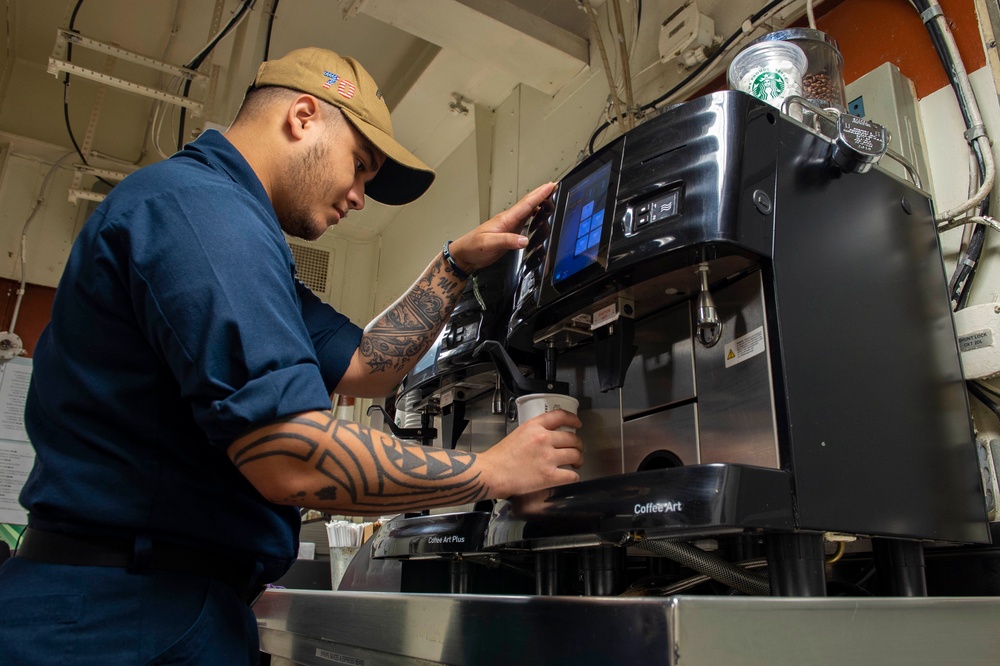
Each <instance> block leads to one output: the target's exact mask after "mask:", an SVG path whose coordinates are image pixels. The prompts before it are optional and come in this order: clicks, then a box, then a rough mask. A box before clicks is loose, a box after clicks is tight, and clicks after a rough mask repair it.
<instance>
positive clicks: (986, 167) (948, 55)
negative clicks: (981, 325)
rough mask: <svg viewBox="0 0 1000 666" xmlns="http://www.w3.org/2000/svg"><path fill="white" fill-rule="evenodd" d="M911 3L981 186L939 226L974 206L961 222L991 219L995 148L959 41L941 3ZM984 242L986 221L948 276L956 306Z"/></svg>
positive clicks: (961, 305) (942, 217) (964, 300)
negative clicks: (947, 86) (953, 101)
mask: <svg viewBox="0 0 1000 666" xmlns="http://www.w3.org/2000/svg"><path fill="white" fill-rule="evenodd" d="M910 4H911V5H912V6H913V8H914V9H915V10H916V11H917V12H919V13H920V16H921V20H922V21H923V22H924V25H925V26H926V28H927V31H928V34H929V35H930V38H931V43H932V44H933V45H934V50H935V51H936V52H937V54H938V58H939V59H940V60H941V64H942V66H943V67H944V70H945V73H946V74H947V76H948V80H949V82H950V83H951V86H952V88H953V89H954V91H955V96H956V98H957V100H958V105H959V109H960V110H961V113H962V118H963V120H964V121H965V126H966V133H965V136H966V139H967V140H968V142H969V144H970V147H971V150H972V151H973V153H974V155H975V158H976V162H977V164H978V167H979V169H978V170H979V180H980V185H979V189H978V190H977V191H976V192H975V193H974V194H973V195H972V196H971V197H969V199H968V200H967V201H966V202H965V203H963V204H960V205H959V206H957V207H955V208H953V209H951V210H948V211H945V212H943V213H940V214H938V215H937V216H936V217H935V221H936V222H938V224H939V229H947V228H951V227H952V226H953V224H954V223H956V222H959V221H960V219H961V218H960V216H961V215H963V214H966V213H967V212H968V211H970V210H972V209H978V213H979V214H978V216H971V217H969V219H968V220H966V221H965V222H962V223H973V222H979V219H983V220H986V219H992V218H988V215H987V214H988V212H989V201H990V199H989V193H990V191H991V190H992V189H993V183H994V180H995V177H996V174H995V165H994V161H993V155H992V149H991V148H990V145H989V137H988V136H987V135H986V131H985V127H984V124H983V119H982V114H981V113H980V111H979V106H978V104H977V102H976V97H975V93H974V91H973V90H972V84H971V82H970V81H969V77H968V74H967V73H966V71H965V66H964V64H963V63H962V58H961V54H960V53H959V52H958V45H957V44H956V43H955V38H954V35H952V33H951V29H950V28H949V27H948V22H947V20H946V19H945V17H944V14H943V12H942V11H941V8H940V6H939V5H937V4H935V5H933V6H932V5H931V3H930V2H928V0H911V3H910ZM971 172H972V169H970V176H972V175H973V174H972V173H971ZM985 244H986V225H984V224H977V226H976V228H975V229H974V230H973V233H972V237H971V238H970V240H969V243H968V246H967V247H966V249H965V251H964V252H963V253H962V254H961V256H960V257H959V259H958V262H957V264H956V268H955V272H954V274H953V275H952V278H951V279H950V280H949V296H950V297H951V301H952V304H953V307H954V309H956V310H960V309H962V308H964V307H966V305H967V303H968V299H969V295H970V293H971V287H972V282H973V278H974V277H975V275H976V269H977V266H978V264H979V260H980V258H981V255H982V251H983V248H984V247H985Z"/></svg>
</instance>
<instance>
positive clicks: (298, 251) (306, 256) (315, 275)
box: [288, 243, 333, 296]
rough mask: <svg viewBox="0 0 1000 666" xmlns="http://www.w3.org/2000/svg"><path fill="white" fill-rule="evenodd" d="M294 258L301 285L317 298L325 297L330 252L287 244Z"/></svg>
mask: <svg viewBox="0 0 1000 666" xmlns="http://www.w3.org/2000/svg"><path fill="white" fill-rule="evenodd" d="M288 247H290V248H291V250H292V256H293V257H294V258H295V267H296V271H297V273H298V276H299V279H300V280H302V284H304V285H305V286H307V287H309V288H310V289H312V290H313V293H315V294H316V295H317V296H326V293H327V286H328V285H327V279H328V277H329V273H330V258H331V255H332V254H333V253H332V252H331V251H330V250H324V249H322V248H316V247H310V246H306V245H298V244H296V243H289V245H288Z"/></svg>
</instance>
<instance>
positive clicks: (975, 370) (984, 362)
mask: <svg viewBox="0 0 1000 666" xmlns="http://www.w3.org/2000/svg"><path fill="white" fill-rule="evenodd" d="M954 319H955V333H956V334H957V335H958V350H959V351H960V352H961V356H962V373H963V374H964V375H965V378H966V379H986V378H988V377H995V376H996V375H1000V303H983V304H981V305H973V306H970V307H967V308H963V309H961V310H959V311H958V312H956V313H954Z"/></svg>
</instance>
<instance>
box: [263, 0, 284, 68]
mask: <svg viewBox="0 0 1000 666" xmlns="http://www.w3.org/2000/svg"><path fill="white" fill-rule="evenodd" d="M280 1H281V0H274V4H273V5H271V12H270V13H269V14H268V16H267V35H266V36H265V37H264V58H263V60H264V62H267V60H268V58H270V57H271V31H272V30H274V17H275V16H277V15H278V3H279V2H280Z"/></svg>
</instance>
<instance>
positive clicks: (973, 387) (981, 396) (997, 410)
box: [965, 382, 1000, 418]
mask: <svg viewBox="0 0 1000 666" xmlns="http://www.w3.org/2000/svg"><path fill="white" fill-rule="evenodd" d="M965 388H967V389H968V390H969V393H970V394H971V395H972V396H973V397H974V398H975V399H976V400H978V401H979V402H981V403H983V405H985V406H986V408H987V409H989V410H990V411H991V412H993V413H994V414H995V415H996V416H997V418H1000V405H998V404H997V403H996V401H995V400H993V399H991V398H990V397H989V396H988V395H986V392H985V391H983V389H982V388H980V387H979V385H978V384H977V383H976V382H965Z"/></svg>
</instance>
